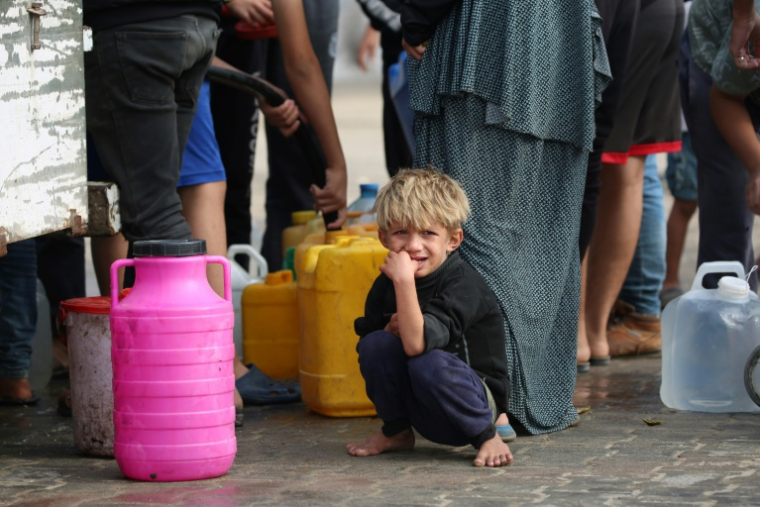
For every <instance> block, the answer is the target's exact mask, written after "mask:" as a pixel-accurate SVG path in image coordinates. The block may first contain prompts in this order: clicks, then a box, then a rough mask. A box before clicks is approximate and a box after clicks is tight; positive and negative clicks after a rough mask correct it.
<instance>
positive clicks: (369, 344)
mask: <svg viewBox="0 0 760 507" xmlns="http://www.w3.org/2000/svg"><path fill="white" fill-rule="evenodd" d="M399 350H400V351H401V352H402V353H403V351H404V347H403V346H402V344H401V340H400V339H399V338H398V336H396V335H394V334H392V333H389V332H388V331H374V332H372V333H370V334H368V335H367V336H365V337H364V338H362V339H361V340H359V343H358V345H357V346H356V351H357V352H358V353H359V360H360V361H361V358H362V356H365V357H372V358H378V357H384V356H386V355H387V354H398V352H399Z"/></svg>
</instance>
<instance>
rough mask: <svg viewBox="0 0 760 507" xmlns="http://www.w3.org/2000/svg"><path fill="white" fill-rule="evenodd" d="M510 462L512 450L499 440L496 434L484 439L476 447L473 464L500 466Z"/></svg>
mask: <svg viewBox="0 0 760 507" xmlns="http://www.w3.org/2000/svg"><path fill="white" fill-rule="evenodd" d="M510 463H512V452H511V451H510V450H509V446H508V445H507V444H505V443H504V442H502V441H501V438H500V437H499V435H498V434H496V435H494V437H493V438H492V439H490V440H486V441H485V442H484V443H483V445H481V446H480V449H478V455H477V456H475V461H473V462H472V464H473V466H476V467H482V466H488V467H500V466H504V465H509V464H510Z"/></svg>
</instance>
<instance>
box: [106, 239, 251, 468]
mask: <svg viewBox="0 0 760 507" xmlns="http://www.w3.org/2000/svg"><path fill="white" fill-rule="evenodd" d="M134 256H135V258H134V259H126V260H120V261H117V262H115V263H114V264H113V265H112V266H111V305H112V306H111V315H110V321H111V336H112V339H113V345H112V349H111V359H112V362H113V394H114V457H115V458H116V462H117V463H118V465H119V468H120V469H121V471H122V472H123V473H124V475H126V476H127V477H129V478H131V479H138V480H144V481H189V480H195V479H207V478H211V477H218V476H220V475H223V474H224V473H226V472H227V471H228V470H229V469H230V467H231V466H232V462H233V460H234V459H235V453H236V452H237V442H236V440H235V406H234V401H233V397H234V394H233V393H234V389H235V375H234V373H233V366H232V360H233V358H234V355H235V345H234V343H233V340H232V329H233V324H234V320H235V315H234V312H233V309H232V289H231V285H230V264H229V262H228V261H227V259H225V258H224V257H221V256H207V255H206V242H205V241H204V240H164V241H137V242H135V244H134ZM208 263H217V264H222V266H223V267H224V295H225V299H222V298H220V297H219V296H217V295H216V293H215V292H214V291H213V289H212V288H211V287H210V286H209V284H208V281H207V279H206V264H208ZM124 266H134V268H135V283H134V287H133V288H132V291H131V292H130V293H129V295H127V297H125V298H124V299H123V300H122V301H118V278H117V274H118V269H119V268H120V267H124Z"/></svg>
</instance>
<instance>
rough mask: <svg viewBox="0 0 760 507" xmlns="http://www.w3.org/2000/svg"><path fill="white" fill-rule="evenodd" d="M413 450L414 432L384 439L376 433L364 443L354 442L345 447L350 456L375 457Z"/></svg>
mask: <svg viewBox="0 0 760 507" xmlns="http://www.w3.org/2000/svg"><path fill="white" fill-rule="evenodd" d="M413 448H414V432H413V431H412V430H411V429H409V430H404V431H402V432H401V433H399V434H397V435H393V436H392V437H386V436H385V435H383V432H382V431H381V432H378V433H375V434H374V435H372V436H371V437H369V438H368V439H367V440H365V441H364V442H355V443H351V444H348V445H347V446H346V451H348V454H350V455H351V456H375V455H376V454H381V453H384V452H389V451H405V450H409V449H413Z"/></svg>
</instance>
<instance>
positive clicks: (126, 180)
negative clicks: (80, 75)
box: [85, 16, 216, 241]
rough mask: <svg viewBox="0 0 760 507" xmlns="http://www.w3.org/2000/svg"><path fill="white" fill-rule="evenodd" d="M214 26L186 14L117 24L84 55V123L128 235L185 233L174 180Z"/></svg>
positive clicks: (211, 46) (212, 41) (187, 235)
mask: <svg viewBox="0 0 760 507" xmlns="http://www.w3.org/2000/svg"><path fill="white" fill-rule="evenodd" d="M215 26H216V24H215V23H214V22H213V21H212V20H210V19H205V18H196V17H194V16H182V17H180V18H171V19H164V20H160V21H155V22H147V23H138V24H132V25H125V26H122V27H119V28H116V29H110V30H103V31H101V32H99V33H97V34H96V35H95V45H94V48H95V49H94V50H93V51H91V52H88V53H86V54H85V81H86V85H87V86H86V87H85V90H86V94H87V97H86V100H87V123H88V129H89V131H90V133H91V134H92V137H93V140H94V142H95V145H96V147H97V150H98V154H99V155H100V158H101V160H102V161H103V165H104V167H105V168H106V170H107V171H108V172H109V173H110V174H111V175H112V176H113V177H114V179H115V181H116V182H117V183H118V185H119V190H120V204H121V219H122V226H123V232H124V235H125V236H126V237H127V238H128V239H130V240H133V241H134V240H138V239H152V238H153V239H155V238H166V239H188V238H190V237H191V234H190V228H189V226H188V225H187V223H186V221H185V220H184V218H183V217H182V213H181V204H180V200H179V196H178V195H177V192H176V184H177V180H178V178H179V169H180V161H181V154H182V150H183V149H184V145H185V142H186V141H187V135H188V133H189V130H190V124H191V123H192V115H193V114H194V111H195V102H196V100H197V98H198V92H199V89H200V84H201V79H202V77H203V74H204V73H205V68H206V66H207V65H208V63H209V62H210V60H211V56H212V55H213V51H214V44H215ZM132 32H140V37H129V36H128V35H129V34H130V33H132ZM148 59H149V60H150V68H148V67H149V64H148V62H147V60H148ZM177 76H179V77H177Z"/></svg>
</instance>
